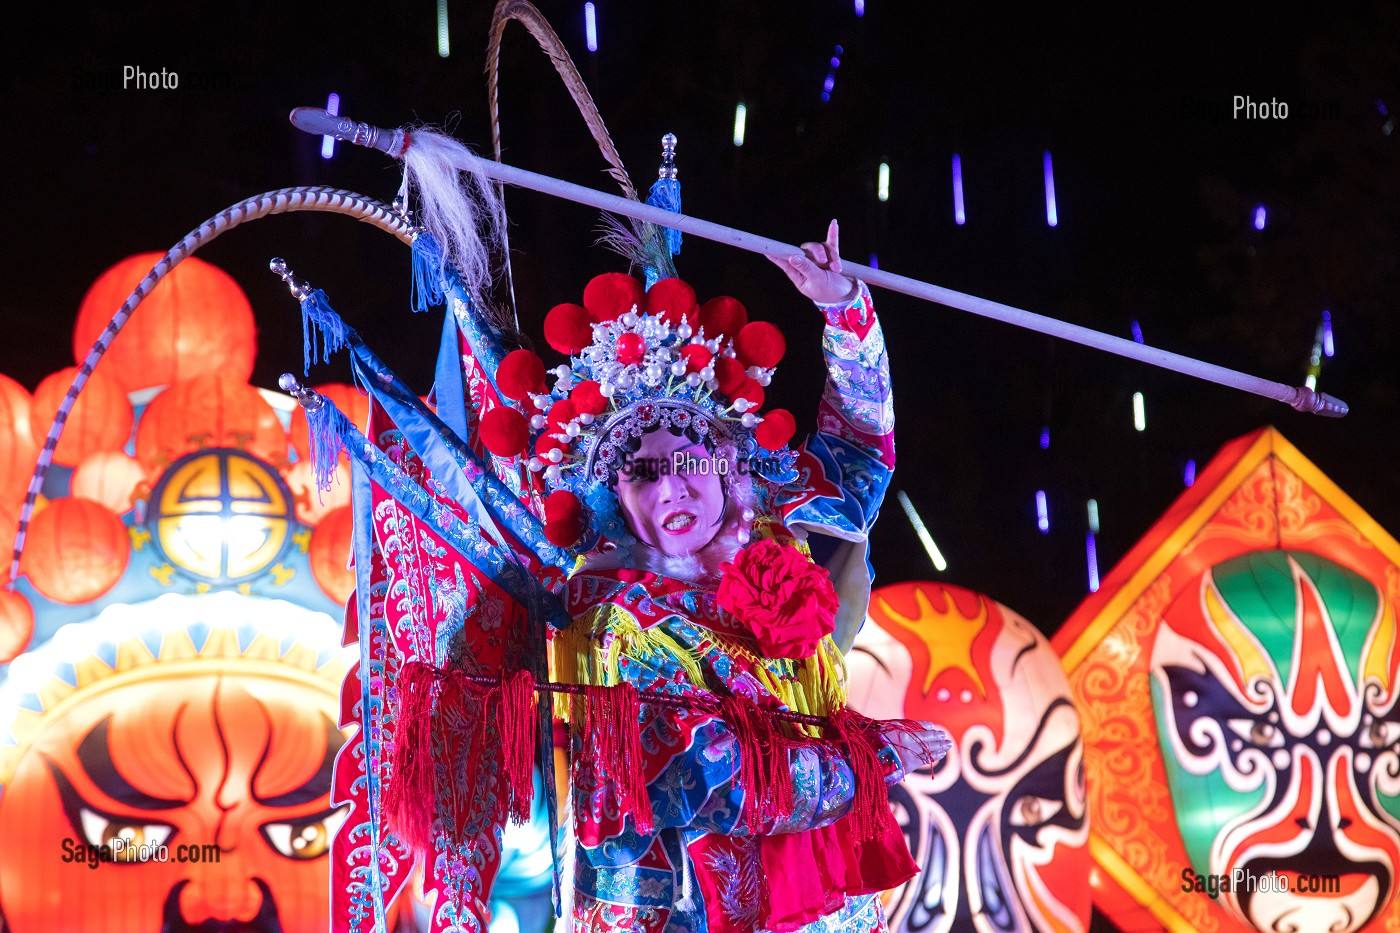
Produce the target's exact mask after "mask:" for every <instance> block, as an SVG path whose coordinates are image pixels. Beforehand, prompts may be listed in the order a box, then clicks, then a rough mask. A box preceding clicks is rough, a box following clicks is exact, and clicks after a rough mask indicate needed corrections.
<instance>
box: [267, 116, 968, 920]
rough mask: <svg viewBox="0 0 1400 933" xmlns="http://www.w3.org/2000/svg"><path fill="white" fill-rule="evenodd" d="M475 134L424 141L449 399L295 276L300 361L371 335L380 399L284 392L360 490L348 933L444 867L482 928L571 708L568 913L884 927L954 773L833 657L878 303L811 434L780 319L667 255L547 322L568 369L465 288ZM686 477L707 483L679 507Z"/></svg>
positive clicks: (448, 892) (469, 916)
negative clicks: (802, 439) (910, 765)
mask: <svg viewBox="0 0 1400 933" xmlns="http://www.w3.org/2000/svg"><path fill="white" fill-rule="evenodd" d="M452 147H457V148H458V149H460V144H459V143H456V142H455V141H454V140H451V139H450V138H448V137H445V136H441V135H439V134H435V133H431V132H428V131H420V130H415V131H413V135H412V143H411V145H410V146H409V148H408V150H407V153H406V154H405V155H404V160H405V166H406V178H407V181H406V186H407V188H408V190H409V192H410V193H411V194H413V195H416V196H417V198H418V202H419V205H420V214H421V216H423V217H425V218H426V219H427V222H428V223H429V225H430V226H431V225H432V224H433V222H434V218H437V219H438V221H440V222H441V223H442V226H440V227H439V228H435V229H433V231H432V232H429V231H428V230H427V229H423V228H417V229H415V230H414V241H413V254H414V263H413V265H414V284H415V292H416V295H417V302H416V303H417V304H418V306H419V307H418V309H419V310H425V309H426V308H427V307H428V306H430V305H433V304H438V303H442V304H445V305H446V307H447V309H448V313H447V315H446V316H445V319H444V332H443V340H442V345H441V348H440V351H439V355H438V368H437V375H436V381H435V386H434V392H433V396H432V399H431V402H432V404H431V405H429V404H428V403H426V402H425V401H424V400H423V399H420V398H419V397H418V396H417V395H416V394H415V393H414V392H412V391H411V390H410V389H409V388H408V387H407V386H405V385H404V384H403V383H402V381H401V380H399V379H398V377H397V376H395V375H394V374H393V372H392V371H390V369H389V367H388V366H387V365H386V364H385V363H384V361H382V360H381V359H379V358H378V357H377V356H376V355H375V354H374V353H373V352H372V351H371V350H370V349H369V348H368V347H367V346H366V345H365V344H364V342H363V341H362V340H361V339H360V338H359V336H358V335H357V334H356V333H355V332H354V331H353V330H351V329H350V328H348V327H347V326H345V324H344V323H343V321H341V320H340V319H339V317H338V316H336V315H335V313H334V312H333V311H331V309H330V307H329V304H328V300H327V299H326V296H325V295H324V294H323V293H321V292H319V291H313V290H312V289H311V288H310V287H309V286H305V285H301V284H299V283H297V282H296V281H295V279H294V277H293V276H292V275H291V274H290V273H289V272H287V270H286V267H285V264H278V265H275V266H274V271H277V272H278V273H279V274H281V275H282V276H283V278H284V279H285V280H287V281H288V282H289V284H290V285H291V286H292V288H293V293H294V295H296V296H297V297H298V298H299V299H300V301H301V307H302V313H303V321H304V325H305V328H306V340H307V355H308V358H319V357H321V356H323V355H329V354H330V353H331V352H332V351H334V350H336V349H339V348H341V347H348V348H349V349H350V350H351V362H352V366H353V368H354V374H355V378H356V381H357V382H358V383H359V384H360V385H361V387H362V388H364V390H365V391H366V392H367V393H368V394H369V396H370V403H371V404H370V416H369V421H368V424H367V426H366V427H365V430H364V432H363V433H361V431H360V430H359V428H357V426H355V425H351V424H349V423H348V422H347V421H346V419H345V418H344V416H343V415H341V414H340V413H339V412H338V411H337V410H336V409H335V408H334V406H333V405H331V404H330V403H329V402H328V401H327V400H325V399H324V398H322V397H321V396H319V395H318V394H317V393H315V392H314V391H312V390H310V389H305V388H303V387H301V386H300V385H299V384H298V383H297V382H296V380H295V379H294V378H291V377H285V380H286V381H285V384H284V387H285V388H287V389H288V390H289V391H291V392H293V394H294V395H296V396H297V397H298V399H299V400H300V402H301V403H302V404H303V406H305V407H306V409H307V414H308V423H309V425H310V428H311V436H312V441H313V443H312V459H313V468H314V471H315V473H316V475H317V477H318V478H321V479H325V478H328V477H329V476H330V475H331V474H332V473H333V472H334V470H335V463H336V456H337V452H338V451H339V450H344V451H345V452H346V453H347V454H348V456H349V460H350V465H351V473H352V476H353V490H352V491H353V508H354V510H355V515H356V528H355V535H354V543H355V547H354V554H353V559H354V566H355V571H356V579H357V587H356V595H355V596H354V597H353V598H352V600H351V604H350V605H349V606H348V607H347V609H348V614H347V638H354V639H356V640H358V642H359V644H360V647H361V657H360V664H359V667H358V668H357V670H356V671H355V672H353V673H352V675H351V676H350V677H347V682H346V683H347V691H346V693H345V697H344V712H343V716H342V718H343V720H344V722H345V723H346V724H350V723H355V724H358V725H360V727H361V733H360V737H359V740H358V741H356V742H352V743H350V744H348V745H347V746H346V749H345V750H343V751H342V753H341V755H340V756H339V758H338V759H337V764H336V773H335V797H334V800H335V801H336V802H337V803H346V804H349V805H350V813H349V816H348V817H347V820H346V823H345V827H344V829H343V830H342V831H341V833H340V834H339V835H338V836H337V838H336V840H335V842H334V845H333V854H334V869H333V871H334V884H333V888H332V892H333V899H334V903H333V916H334V917H335V928H336V931H337V933H342V931H343V933H350V931H355V933H368V931H369V930H371V929H374V930H382V929H384V927H385V921H386V910H385V907H386V905H387V904H388V903H389V902H390V901H392V899H393V898H394V897H395V896H396V894H397V893H398V892H399V891H400V890H401V889H402V886H403V885H404V883H405V881H406V879H407V877H408V875H409V874H410V871H411V869H412V866H413V863H414V861H415V860H416V859H417V858H419V857H420V856H421V857H423V858H424V862H423V865H424V869H425V872H424V882H423V884H424V891H425V894H426V895H427V896H428V897H429V898H430V899H431V900H432V902H433V904H434V908H433V915H432V916H433V920H432V922H433V930H434V933H437V931H439V930H441V931H448V930H479V929H481V928H482V926H483V924H484V923H485V922H486V920H487V918H488V916H489V914H488V910H487V906H486V905H487V903H488V900H489V896H490V890H491V885H492V882H493V879H494V875H495V873H496V871H497V868H498V865H499V862H500V856H501V853H502V848H501V847H502V829H503V827H504V824H505V822H506V821H507V820H514V821H517V822H521V821H525V820H528V819H530V818H531V817H532V816H535V817H538V816H539V815H540V814H541V813H542V814H543V815H544V816H545V818H547V819H548V820H549V823H550V826H551V827H554V825H555V822H554V821H555V819H556V801H555V800H554V797H553V791H554V788H555V780H554V774H553V768H554V744H555V743H554V736H555V728H554V723H553V722H552V721H551V711H552V710H553V711H554V712H555V713H556V714H557V715H558V717H559V720H560V722H561V723H563V724H565V725H566V727H567V735H568V739H567V741H566V743H565V744H566V746H567V748H568V750H569V752H570V754H569V764H570V772H571V787H572V794H571V797H572V800H571V810H572V815H573V825H572V830H573V832H574V836H575V838H576V840H577V846H576V848H575V856H574V859H573V864H574V875H573V884H572V890H573V902H572V904H563V903H561V902H560V895H561V886H560V884H559V876H558V871H557V866H558V865H559V858H558V855H557V853H556V858H555V864H556V884H555V895H556V904H557V909H567V910H570V911H571V915H572V918H573V921H574V922H575V924H582V925H583V928H586V929H595V928H596V929H599V930H603V929H611V928H613V927H628V928H633V929H639V930H645V931H655V933H661V931H663V930H667V929H670V930H675V931H680V930H687V931H696V933H699V931H711V930H713V931H716V933H741V931H750V930H774V931H780V933H786V931H792V930H797V929H802V928H811V929H813V930H814V931H821V930H826V929H831V930H836V929H842V930H851V931H855V933H863V931H866V930H872V929H877V928H880V927H881V926H882V924H883V918H882V913H881V911H880V907H879V904H878V901H877V900H876V899H875V897H874V895H875V894H876V893H878V892H880V891H883V890H885V889H888V888H890V887H894V886H896V885H898V884H900V883H902V882H904V881H905V880H907V879H908V878H909V877H910V876H911V875H912V874H914V873H915V872H916V871H917V868H916V867H915V865H914V863H913V860H912V859H911V857H910V855H909V852H908V849H907V847H906V845H905V843H904V840H903V837H902V834H901V833H900V832H899V829H898V827H897V825H896V824H895V822H894V819H893V816H892V814H891V813H890V810H889V808H888V805H887V802H886V794H885V787H886V783H887V782H893V781H897V780H899V779H900V777H901V776H902V770H901V754H903V755H905V756H906V757H905V758H904V760H906V761H907V760H910V758H909V757H908V756H909V755H910V754H912V753H911V752H910V751H909V749H910V748H911V747H918V748H919V750H920V753H921V754H922V756H923V758H924V760H930V761H931V760H934V759H936V758H937V757H941V755H942V754H944V753H945V752H946V750H947V743H946V739H943V738H942V737H938V736H937V735H936V733H934V732H931V731H930V730H928V729H927V728H926V724H922V723H913V722H907V721H900V722H883V723H882V722H876V721H873V720H869V719H866V718H865V717H863V716H860V715H859V714H856V713H854V712H853V711H851V710H849V709H847V708H846V707H845V705H844V700H845V683H844V680H845V668H844V664H843V662H842V659H841V652H840V647H839V646H840V645H841V644H848V643H849V640H850V639H851V638H852V637H853V636H854V633H855V629H856V627H858V624H859V621H860V620H862V619H863V617H864V609H865V605H866V602H867V601H868V598H869V586H870V571H869V566H868V562H867V560H866V538H867V535H868V531H869V528H870V524H871V523H872V522H873V520H874V518H875V515H876V513H877V512H878V509H879V506H880V503H881V500H882V498H883V495H884V492H885V489H886V487H887V486H888V483H889V477H890V473H891V470H892V468H893V465H894V445H893V440H892V430H893V416H892V409H891V401H890V386H889V375H888V367H887V362H886V356H885V348H884V341H883V336H882V334H881V331H880V327H879V324H878V323H877V321H876V319H875V316H874V311H873V306H872V302H871V298H870V295H869V292H868V291H867V290H866V289H865V287H864V286H863V285H862V286H860V287H859V288H858V289H857V290H856V295H855V297H854V298H853V299H852V300H850V301H849V302H844V303H839V304H835V305H828V306H822V312H823V314H824V317H825V332H824V340H823V347H824V352H825V356H826V361H827V368H828V381H827V387H826V391H825V392H824V394H823V397H822V400H821V405H820V410H819V415H818V419H819V421H818V428H819V429H818V432H817V433H816V434H815V435H813V436H812V438H811V439H809V440H808V441H807V442H806V443H805V444H803V445H801V446H800V447H798V448H797V449H792V448H790V447H789V440H790V439H791V438H792V436H793V434H794V432H795V428H796V424H795V419H794V418H793V417H792V415H790V414H789V413H787V412H786V411H782V410H780V409H767V410H765V409H764V404H763V403H764V387H765V386H766V385H768V383H769V381H770V380H771V378H772V376H773V373H774V370H775V368H776V366H777V364H778V363H779V361H780V360H781V358H782V356H783V354H784V352H785V340H784V337H783V335H782V333H781V332H779V331H778V330H777V328H775V327H773V326H772V325H771V324H768V323H766V322H762V321H749V320H748V312H747V310H746V309H745V308H744V307H743V305H742V304H740V303H739V302H738V301H736V300H734V299H732V298H727V297H720V298H712V299H710V300H709V301H706V302H704V303H703V304H702V303H700V302H699V301H698V300H697V299H696V296H695V293H694V291H693V289H691V288H690V286H689V285H687V284H686V283H685V282H683V281H682V280H680V279H679V278H676V277H674V276H670V277H661V276H659V275H657V274H656V273H655V270H656V269H658V268H664V267H665V265H666V264H667V263H668V262H669V256H667V257H666V263H663V262H661V261H658V262H656V263H654V264H651V263H649V264H648V268H649V272H650V274H649V275H648V277H647V278H648V280H649V281H651V285H650V287H647V286H645V285H644V284H643V282H641V281H639V280H638V279H635V278H633V277H631V276H630V275H626V274H623V273H606V274H604V275H601V276H598V277H597V278H595V279H594V280H593V281H591V282H590V283H589V284H588V286H587V287H586V288H585V289H584V293H583V302H582V304H564V305H559V306H557V307H555V308H554V309H552V310H551V311H550V312H549V314H548V315H547V316H546V318H545V322H544V332H545V338H546V341H547V342H548V343H549V344H550V346H551V347H553V349H555V350H556V351H558V352H559V353H561V354H563V355H564V356H565V357H566V359H567V362H565V363H563V364H561V365H558V366H555V367H554V368H552V369H549V370H546V367H545V364H544V362H543V360H542V359H541V358H540V357H539V356H538V355H536V354H535V353H534V352H533V351H530V350H523V349H514V350H511V349H508V347H509V344H508V342H507V339H506V337H505V332H504V331H503V329H502V328H501V327H500V326H499V325H498V324H497V323H495V322H494V321H493V319H492V318H491V317H490V316H489V315H488V314H487V313H486V311H485V310H484V309H483V308H482V307H481V306H480V305H479V304H478V303H477V301H476V298H475V296H474V295H473V293H472V292H471V290H469V289H468V287H467V286H466V285H465V284H464V282H463V277H462V275H461V274H460V270H462V269H463V268H466V267H467V266H469V265H470V264H471V259H470V256H467V257H466V258H463V256H462V253H463V251H464V250H465V251H466V252H467V253H471V251H472V250H473V249H475V250H476V251H477V252H478V253H480V252H482V249H481V245H480V243H476V245H475V246H473V242H475V241H473V239H472V238H473V237H474V236H476V232H475V230H474V229H473V227H474V223H475V221H473V220H472V218H473V217H474V214H473V212H472V210H473V209H472V206H471V204H469V203H468V202H470V201H472V200H473V198H476V199H481V200H489V197H490V189H489V186H488V185H487V183H485V182H483V181H481V180H480V179H477V180H476V182H475V184H476V186H477V187H476V189H475V191H469V192H468V193H467V194H465V195H464V194H463V191H462V189H461V188H459V184H460V183H459V181H458V176H457V169H456V168H455V167H454V166H455V165H456V164H457V162H456V161H455V160H454V158H453V155H454V153H453V148H452ZM471 184H472V182H471V181H470V179H469V180H468V182H467V186H468V187H470V186H471ZM464 217H465V218H467V222H466V223H465V224H458V226H455V227H454V226H453V223H452V221H451V218H457V219H458V221H460V220H461V218H464ZM443 218H449V219H448V220H446V221H444V220H443ZM646 239H647V241H648V242H650V243H651V244H652V246H653V248H657V247H661V246H662V245H663V244H664V247H665V248H666V249H674V248H678V243H677V242H675V241H674V240H673V239H671V238H667V237H664V236H661V235H660V234H659V233H657V232H656V231H654V230H653V231H651V232H650V233H648V234H646ZM477 267H478V268H480V265H479V264H478V266H477ZM551 377H552V378H551ZM658 453H659V454H662V455H664V456H660V455H658ZM692 460H693V463H692V462H691V461H692ZM707 471H713V472H712V473H709V475H708V476H707V475H706V474H707ZM682 478H683V479H682ZM688 483H695V484H698V485H697V486H696V489H698V488H700V487H704V489H705V490H706V491H705V492H704V494H703V495H700V494H698V493H695V489H691V493H694V494H695V495H694V497H693V498H690V499H686V500H685V501H686V503H687V504H686V505H685V507H684V508H682V507H674V508H673V507H671V506H669V505H666V504H665V501H663V500H667V497H668V496H671V495H672V494H673V493H675V495H676V496H678V497H680V498H681V499H685V497H686V496H687V495H688V494H687V493H686V492H684V491H683V490H682V491H677V490H681V489H682V487H684V488H690V487H689V486H687V485H686V484H688ZM667 501H669V500H667ZM639 503H650V505H641V504H639ZM658 503H660V504H658ZM648 509H650V511H648ZM678 542H681V543H684V542H692V543H693V546H684V547H679V546H677V543H678ZM814 551H815V552H816V553H817V554H818V555H820V556H821V558H822V563H823V565H818V564H817V563H815V562H814V561H813V560H812V553H813V552H814ZM827 568H830V570H828V569H827ZM546 659H548V664H547V663H546ZM550 695H552V696H553V699H554V702H553V703H549V702H540V699H541V698H544V699H548V697H549V696H550ZM895 735H902V736H904V737H905V740H906V742H905V744H904V746H903V747H902V751H901V750H897V749H896V748H895V746H893V745H891V744H890V743H891V741H893V739H891V736H895ZM910 743H912V746H911V744H910ZM537 769H538V771H539V772H540V773H539V777H538V778H537V777H536V775H535V774H534V773H533V772H534V771H535V770H537ZM537 787H538V788H540V790H541V791H542V794H541V795H540V797H538V798H537V796H536V794H537V792H536V788H537ZM554 836H555V833H553V832H551V837H554Z"/></svg>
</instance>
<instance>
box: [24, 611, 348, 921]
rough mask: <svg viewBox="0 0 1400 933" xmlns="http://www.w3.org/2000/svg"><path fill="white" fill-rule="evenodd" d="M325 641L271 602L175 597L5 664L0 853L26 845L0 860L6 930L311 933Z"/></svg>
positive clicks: (307, 621)
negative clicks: (58, 922)
mask: <svg viewBox="0 0 1400 933" xmlns="http://www.w3.org/2000/svg"><path fill="white" fill-rule="evenodd" d="M254 603H256V605H255V604H254ZM254 620H256V621H254ZM338 629H339V627H338V626H336V625H335V624H334V623H333V622H332V621H331V620H330V619H329V617H327V616H325V615H323V614H321V613H316V612H311V611H309V610H305V609H301V608H298V607H296V606H293V605H291V604H290V603H285V602H281V601H276V600H251V601H250V598H249V597H242V596H238V595H237V594H232V593H218V594H212V595H207V596H197V597H186V596H174V595H172V596H164V597H161V598H160V599H157V600H154V601H152V602H150V603H146V604H143V605H140V606H115V607H112V608H110V609H108V610H106V611H105V612H103V613H102V614H101V615H100V616H99V617H98V618H97V619H96V620H94V621H92V622H89V623H83V624H80V625H71V626H68V627H66V628H65V629H63V630H61V631H60V632H59V633H58V634H57V635H56V636H55V638H54V639H53V641H52V642H50V643H49V644H48V645H46V646H45V647H44V648H41V649H39V650H37V651H35V652H32V653H30V654H29V655H26V656H24V657H22V658H20V659H19V660H17V661H16V662H15V663H14V665H13V666H12V667H11V670H10V680H9V683H8V684H7V686H6V688H5V690H4V691H3V693H0V718H3V719H4V720H5V721H6V722H5V725H6V726H7V727H8V729H7V730H5V729H0V735H4V734H5V732H6V731H8V733H9V736H8V739H9V740H10V743H9V744H4V745H0V783H3V796H0V838H4V839H7V840H19V839H22V840H24V845H22V846H17V845H7V846H4V847H0V892H3V902H0V909H3V912H4V918H5V921H6V929H8V930H13V931H16V933H27V931H40V930H51V929H53V928H54V920H55V918H59V917H61V918H63V924H64V926H66V927H67V928H70V929H79V930H105V931H113V933H119V931H132V933H135V931H143V933H148V931H151V930H168V931H183V930H210V929H220V930H224V929H227V930H232V929H238V930H249V931H253V930H282V931H286V933H320V931H322V930H324V929H325V925H326V915H327V889H328V886H329V875H330V871H329V868H330V866H329V852H330V840H331V837H332V835H333V834H334V832H335V830H336V828H337V826H338V823H339V820H340V819H341V815H342V811H341V810H338V809H336V808H333V807H332V806H331V805H330V801H329V796H330V790H331V764H332V762H333V760H334V756H335V754H336V752H337V751H338V750H339V749H340V747H341V745H342V744H343V742H344V739H343V737H342V734H341V731H340V729H339V728H338V727H337V725H336V722H337V719H338V717H339V687H340V681H341V677H342V676H343V674H344V671H345V665H344V662H343V659H342V655H341V654H340V650H341V649H339V646H338V642H339V637H338V635H339V631H338ZM273 632H275V633H276V634H275V635H274V634H268V633H273ZM0 741H4V740H0ZM216 925H217V926H216Z"/></svg>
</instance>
